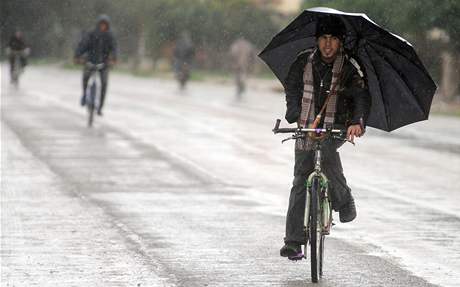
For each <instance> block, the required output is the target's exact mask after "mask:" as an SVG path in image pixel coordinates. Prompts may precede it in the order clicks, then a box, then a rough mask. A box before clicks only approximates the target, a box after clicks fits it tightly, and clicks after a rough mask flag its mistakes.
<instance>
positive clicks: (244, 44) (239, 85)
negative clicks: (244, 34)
mask: <svg viewBox="0 0 460 287" xmlns="http://www.w3.org/2000/svg"><path fill="white" fill-rule="evenodd" d="M230 58H231V64H232V69H233V72H234V74H235V82H236V95H237V97H238V99H241V95H242V94H243V93H244V91H245V90H246V79H247V77H248V74H249V72H250V71H251V70H252V67H253V65H254V62H255V58H256V52H255V49H254V46H253V45H252V44H251V43H250V42H249V41H248V40H246V39H244V38H238V39H237V40H236V41H235V42H233V44H232V45H231V46H230Z"/></svg>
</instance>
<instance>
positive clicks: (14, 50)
mask: <svg viewBox="0 0 460 287" xmlns="http://www.w3.org/2000/svg"><path fill="white" fill-rule="evenodd" d="M29 53H30V48H29V47H28V46H27V45H26V43H25V41H24V37H23V34H22V32H21V31H20V30H17V31H16V32H15V33H14V34H13V35H12V36H11V37H10V39H9V41H8V47H7V50H6V54H7V55H8V60H9V63H10V75H11V77H10V79H11V82H12V83H17V81H18V77H19V74H20V73H21V71H22V70H23V69H24V67H25V66H26V65H27V56H29ZM17 61H18V63H17ZM17 64H19V66H17ZM16 69H17V70H16Z"/></svg>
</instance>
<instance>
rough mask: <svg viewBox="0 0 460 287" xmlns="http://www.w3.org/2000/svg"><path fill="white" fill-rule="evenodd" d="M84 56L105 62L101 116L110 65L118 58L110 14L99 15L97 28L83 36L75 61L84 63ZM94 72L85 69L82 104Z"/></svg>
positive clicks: (93, 60) (100, 105)
mask: <svg viewBox="0 0 460 287" xmlns="http://www.w3.org/2000/svg"><path fill="white" fill-rule="evenodd" d="M83 56H85V57H86V61H88V62H90V63H91V64H94V65H97V64H100V63H104V64H105V67H104V68H103V69H101V70H100V71H99V74H100V77H101V99H100V103H99V107H98V111H97V114H98V115H100V116H101V115H102V107H103V105H104V100H105V95H106V92H107V82H108V76H109V66H112V65H114V64H115V63H116V60H117V42H116V39H115V36H114V35H113V33H112V31H111V29H110V18H109V17H108V16H106V15H101V16H99V18H98V20H97V26H96V29H95V30H93V31H92V32H90V33H89V34H88V35H86V36H85V37H83V39H82V40H81V41H80V43H79V44H78V46H77V49H76V51H75V59H74V61H75V63H82V62H83V61H82V59H81V58H82V57H83ZM92 72H93V71H92V70H91V69H90V68H88V67H85V69H84V70H83V96H82V97H81V105H82V106H84V105H85V104H86V97H85V91H86V88H87V86H88V80H89V78H90V77H91V73H92Z"/></svg>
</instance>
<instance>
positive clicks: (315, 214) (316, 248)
mask: <svg viewBox="0 0 460 287" xmlns="http://www.w3.org/2000/svg"><path fill="white" fill-rule="evenodd" d="M319 192H320V184H319V178H317V177H315V178H313V182H312V186H311V189H310V196H311V201H310V226H309V227H310V228H309V241H310V263H311V281H312V282H313V283H317V282H318V279H319V277H320V276H321V274H322V263H323V260H322V259H323V256H322V255H323V249H324V238H323V236H322V234H321V224H320V220H321V217H320V210H319Z"/></svg>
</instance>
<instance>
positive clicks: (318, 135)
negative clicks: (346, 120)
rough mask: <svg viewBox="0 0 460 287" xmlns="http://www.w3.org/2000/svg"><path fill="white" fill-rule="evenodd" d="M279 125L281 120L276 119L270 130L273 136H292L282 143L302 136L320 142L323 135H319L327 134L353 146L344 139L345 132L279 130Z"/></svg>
mask: <svg viewBox="0 0 460 287" xmlns="http://www.w3.org/2000/svg"><path fill="white" fill-rule="evenodd" d="M280 123H281V120H280V119H277V120H276V123H275V127H274V128H273V130H272V131H273V133H274V134H278V133H293V134H294V135H292V136H291V137H289V138H287V139H284V140H283V141H282V142H285V141H287V140H291V139H298V138H303V137H304V136H305V135H304V134H309V135H310V137H311V138H313V139H314V140H321V139H323V138H324V137H325V135H321V134H323V133H325V134H326V135H327V134H329V135H330V136H332V137H333V138H334V139H338V140H341V141H347V142H349V143H352V144H353V145H354V144H355V143H354V142H353V141H350V140H348V139H347V138H346V134H347V132H346V130H340V129H311V128H280V127H279V126H280ZM312 134H313V135H312Z"/></svg>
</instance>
